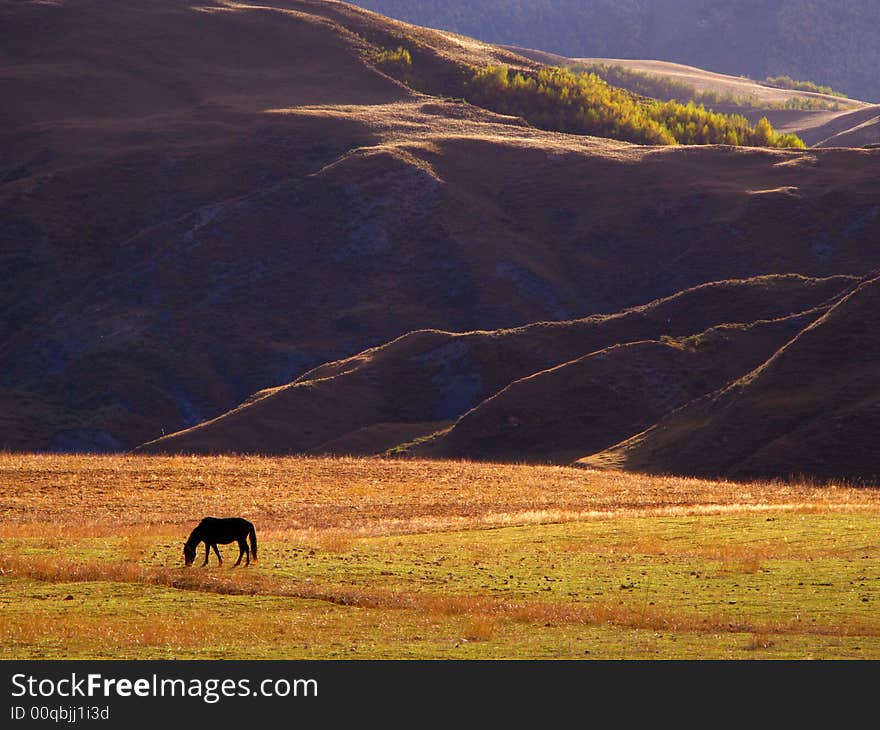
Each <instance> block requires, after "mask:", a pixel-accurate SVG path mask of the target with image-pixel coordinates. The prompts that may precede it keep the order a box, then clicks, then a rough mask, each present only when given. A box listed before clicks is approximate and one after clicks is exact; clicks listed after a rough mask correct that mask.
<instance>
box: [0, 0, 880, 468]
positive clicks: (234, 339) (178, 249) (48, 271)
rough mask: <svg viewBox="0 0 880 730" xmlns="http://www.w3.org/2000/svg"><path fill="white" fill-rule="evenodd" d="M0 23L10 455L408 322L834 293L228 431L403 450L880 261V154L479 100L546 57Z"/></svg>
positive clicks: (337, 24) (465, 326)
mask: <svg viewBox="0 0 880 730" xmlns="http://www.w3.org/2000/svg"><path fill="white" fill-rule="evenodd" d="M0 40H2V46H0V47H2V48H3V52H2V55H0V79H2V84H3V92H4V99H9V100H12V102H11V103H6V104H4V105H3V106H2V108H0V121H2V124H0V181H2V182H0V272H2V277H3V282H4V287H2V288H0V312H2V315H0V399H2V404H3V415H2V417H0V448H6V449H22V450H24V449H30V450H56V451H88V450H94V451H109V450H128V449H131V448H134V447H135V446H137V445H139V444H142V443H144V442H148V441H153V440H155V439H157V438H159V437H161V436H162V435H163V434H165V435H169V434H171V433H174V432H178V431H180V430H182V429H186V428H188V427H193V426H196V425H197V424H200V423H203V422H205V421H210V420H211V419H215V418H218V417H220V416H221V415H223V414H225V413H229V412H230V411H233V412H235V411H234V409H236V408H238V407H239V406H240V405H242V404H243V403H246V402H247V403H252V404H253V405H257V404H258V403H261V402H263V401H266V403H267V404H268V402H270V399H268V398H263V397H262V396H254V394H257V393H263V394H266V393H267V392H268V391H267V389H269V390H271V389H273V388H281V389H282V390H296V389H297V388H296V387H295V386H292V387H288V386H290V384H291V383H294V384H296V383H298V382H300V383H301V382H304V379H305V380H315V379H316V378H318V374H320V373H326V374H328V375H327V376H328V377H329V373H332V372H335V369H336V368H338V367H340V365H339V363H340V362H345V361H346V360H347V359H348V358H352V357H354V356H356V355H357V354H358V353H363V352H365V351H370V350H371V348H379V350H378V351H373V352H382V351H384V348H382V345H383V344H384V343H390V342H396V341H400V340H401V338H404V339H403V342H412V343H414V346H416V347H417V349H418V347H423V346H424V347H428V349H429V350H430V347H429V345H430V342H431V341H432V338H439V339H438V344H437V345H436V346H437V347H438V348H441V350H442V345H443V344H444V343H445V339H444V338H452V339H456V341H463V340H467V341H469V340H478V339H480V337H479V336H476V335H472V334H467V335H465V334H463V335H460V336H454V335H449V334H443V333H451V332H460V333H475V332H484V333H488V332H494V331H505V332H506V331H509V330H512V331H517V332H519V331H523V332H526V333H531V334H535V333H539V332H546V331H550V330H553V329H554V328H556V327H559V328H560V331H561V330H565V329H570V330H571V331H572V332H574V331H577V329H578V326H579V325H577V322H581V321H584V320H585V318H587V319H588V318H590V317H591V316H598V317H600V318H601V317H603V316H611V315H614V313H619V312H622V311H623V310H626V309H628V308H633V307H639V306H642V305H643V304H644V303H645V302H653V301H655V300H658V299H660V300H665V299H668V298H673V301H674V297H675V295H676V294H678V293H688V292H691V291H692V290H694V289H695V288H698V287H700V286H701V285H703V284H707V283H710V282H725V281H730V280H739V281H746V282H747V281H748V280H750V279H755V280H756V282H757V283H756V285H758V286H759V285H760V282H761V281H763V278H762V277H767V276H771V275H783V276H788V275H792V276H793V277H794V279H797V278H798V277H809V278H811V279H817V280H818V279H822V280H828V281H829V282H831V283H829V284H822V285H818V284H817V285H816V286H817V287H819V288H821V287H827V289H828V292H827V293H826V294H825V295H824V298H823V299H821V300H818V301H817V300H813V299H812V298H811V297H804V300H807V299H809V301H799V302H798V303H797V305H796V306H795V305H794V304H792V305H791V306H789V304H788V302H789V301H790V300H789V299H787V298H786V296H783V295H779V296H780V299H779V302H778V303H773V306H772V307H771V310H772V311H773V312H774V313H772V314H770V313H766V307H765V309H762V310H761V311H760V312H759V311H756V310H752V311H749V312H747V313H745V314H741V313H739V312H738V311H737V306H738V305H737V301H738V300H737V298H736V297H731V298H729V299H725V298H719V299H718V300H716V301H713V303H712V307H711V316H710V315H709V314H705V321H696V319H697V318H699V317H703V316H704V315H703V314H702V313H699V314H697V315H694V318H695V319H694V321H693V323H692V324H693V327H690V326H689V327H688V328H683V329H682V330H680V331H679V330H675V329H674V328H670V327H668V326H667V328H666V329H664V328H661V327H654V328H653V329H649V330H648V331H646V332H642V333H637V332H629V331H623V330H621V331H618V332H611V331H610V330H608V333H609V334H608V336H607V337H604V339H602V338H600V337H598V336H597V337H596V338H595V341H594V342H593V343H592V344H590V343H589V342H588V341H587V340H586V339H584V340H582V341H579V340H578V339H577V338H574V339H573V341H572V342H570V343H569V344H567V345H565V346H562V345H557V344H554V345H553V347H552V348H550V349H549V350H548V351H547V352H542V351H541V349H540V346H541V345H540V338H538V339H535V340H534V341H532V340H531V334H528V336H524V337H523V338H522V340H521V342H520V343H519V344H517V345H516V347H511V349H510V350H509V351H504V350H499V351H498V354H497V355H496V354H493V353H495V352H496V351H495V350H494V349H492V348H486V349H485V350H484V352H485V353H486V354H485V358H486V360H485V363H484V364H481V365H480V367H481V368H482V369H481V370H480V383H481V385H480V388H476V387H475V386H474V381H473V380H470V379H468V378H467V377H464V378H460V379H456V375H457V373H456V371H455V370H454V369H452V370H450V371H449V377H448V378H447V377H446V376H445V375H444V374H443V373H445V372H446V371H444V370H443V367H445V365H444V362H445V361H444V359H443V357H442V356H438V357H439V360H438V361H437V362H436V363H434V365H432V367H435V368H438V369H437V370H435V371H434V373H435V374H437V373H439V374H440V377H439V380H438V382H439V383H441V384H442V383H445V384H446V385H445V386H444V388H445V390H444V389H442V388H441V389H440V390H439V391H437V390H435V389H428V390H427V391H425V393H424V394H423V395H422V394H419V396H418V397H416V398H412V396H411V394H410V393H407V391H406V389H405V388H404V389H403V390H402V391H401V392H402V393H403V394H404V397H403V399H402V401H400V402H398V403H396V404H393V406H394V407H393V408H390V407H389V406H388V405H387V404H385V403H384V401H382V402H380V403H378V404H377V405H375V407H374V404H372V401H370V399H369V398H368V397H367V396H364V400H363V403H362V404H360V403H359V404H358V406H357V407H356V408H352V406H351V404H352V402H353V401H352V399H351V398H346V397H343V396H342V395H340V396H339V400H338V401H337V404H338V405H337V406H333V407H331V405H330V404H329V403H328V402H326V401H324V400H323V399H322V398H314V399H313V400H312V401H311V402H310V404H309V405H308V407H305V408H304V410H303V411H302V412H299V411H291V410H290V409H283V408H282V409H279V411H278V413H277V414H276V415H275V416H273V418H274V419H275V420H276V423H277V424H280V425H281V427H282V431H283V430H285V429H289V430H290V431H291V432H295V433H302V435H303V439H302V440H301V441H296V446H294V445H293V442H284V443H280V444H278V443H270V442H268V441H266V442H264V441H263V440H262V438H263V437H262V435H261V432H260V431H258V430H253V431H252V430H250V427H248V428H247V429H243V430H242V431H241V433H240V434H239V435H240V436H241V438H243V439H245V440H244V441H242V442H238V441H235V440H233V441H224V442H223V443H222V448H229V449H232V450H242V451H244V450H248V449H256V450H264V449H266V450H268V449H273V450H277V451H290V450H291V449H294V448H295V449H300V448H303V449H306V450H311V449H316V448H317V449H320V448H322V447H323V445H324V444H327V443H333V442H335V446H333V448H334V449H340V450H347V449H352V448H355V447H356V446H355V445H357V444H360V446H357V448H360V449H365V448H367V447H369V448H371V449H372V448H374V447H375V448H379V449H384V448H391V447H393V446H396V445H399V444H400V443H403V442H404V441H408V440H411V439H413V438H418V437H421V436H425V435H427V434H428V433H430V432H433V431H435V430H437V428H441V427H446V426H448V425H450V423H451V422H452V421H454V420H455V419H457V418H458V417H459V416H460V415H461V414H462V413H463V412H464V410H466V409H468V408H470V407H472V406H474V405H476V404H477V403H479V402H480V400H482V399H485V398H486V397H489V396H490V395H492V394H494V393H495V392H497V391H498V390H500V389H502V388H504V387H505V386H507V385H509V384H510V383H511V382H512V381H514V380H516V379H519V378H522V377H526V376H528V375H530V374H533V373H535V372H537V371H539V370H544V369H547V368H552V367H555V366H557V365H559V364H561V363H563V362H567V361H569V360H572V359H575V358H579V357H582V356H583V355H585V354H588V353H589V352H591V351H594V350H596V349H602V348H605V347H611V346H613V345H615V344H623V343H626V342H631V341H636V340H640V339H656V338H658V337H661V336H663V335H670V336H678V335H690V334H697V333H699V332H702V331H703V330H705V329H707V328H708V327H711V326H715V325H720V324H724V323H749V322H752V321H754V320H755V319H760V318H777V317H782V316H787V315H789V314H791V313H793V312H799V311H802V310H804V309H808V308H812V307H814V306H817V305H818V304H821V303H822V302H823V301H824V300H825V299H828V298H830V297H831V296H833V294H835V293H839V292H840V291H841V289H842V288H845V286H848V285H849V282H850V279H847V278H844V279H835V278H831V279H829V277H841V276H842V277H862V276H864V275H865V274H866V273H867V272H869V271H871V270H872V269H875V268H877V267H880V250H878V249H877V247H876V245H875V242H876V240H877V239H878V234H880V215H878V209H877V204H876V201H877V199H878V195H880V179H878V177H877V174H876V169H877V161H878V159H880V152H877V151H873V150H854V149H853V150H841V149H822V150H809V151H798V150H770V149H758V148H743V147H741V148H734V147H721V146H706V147H700V148H685V147H654V146H640V145H632V144H627V143H624V142H620V141H616V140H612V139H605V138H598V137H590V136H583V135H570V134H563V133H558V132H548V131H542V130H540V129H537V128H535V127H532V126H529V124H528V123H526V122H525V121H524V120H523V119H522V118H518V117H512V116H505V115H502V114H496V113H492V112H490V111H488V110H485V109H481V108H479V107H476V106H474V105H473V104H469V103H467V102H465V101H462V99H461V98H460V94H459V92H460V91H461V89H462V88H463V87H462V84H463V83H464V81H466V80H467V79H468V78H471V76H472V74H473V72H474V69H480V68H485V67H486V66H487V65H489V64H504V65H506V66H509V67H511V68H515V69H521V70H523V71H534V70H535V68H536V63H535V62H534V61H532V60H530V59H526V58H525V57H522V56H519V55H517V54H515V53H513V52H512V51H510V50H507V49H503V48H498V47H495V46H490V45H486V44H484V43H481V42H479V41H475V40H473V39H469V38H464V37H460V36H457V35H454V34H451V33H448V32H439V31H433V30H429V29H423V28H417V27H414V26H409V25H406V24H404V23H399V22H396V21H391V20H389V19H387V18H383V17H381V16H377V15H375V14H372V13H369V12H367V11H364V10H361V9H358V8H355V7H353V6H350V5H346V4H344V3H336V2H320V1H319V0H277V2H271V3H262V4H260V5H259V6H254V5H247V4H227V3H222V2H208V3H203V4H200V5H199V6H197V7H194V6H191V5H189V4H186V3H183V2H181V1H180V0H154V1H153V2H150V3H139V2H134V0H123V1H121V2H117V3H113V4H112V5H110V6H108V5H107V4H106V3H100V2H98V1H97V0H67V1H66V2H63V3H21V2H13V1H11V0H5V1H2V2H0ZM398 47H401V48H403V47H405V48H406V49H408V51H409V52H410V55H411V62H410V63H409V64H405V65H403V66H400V65H398V66H395V63H397V61H394V60H393V59H394V58H401V57H403V55H402V53H401V54H398V55H397V56H396V55H395V53H396V51H395V49H397V48H398ZM404 82H405V83H404ZM794 279H793V280H794ZM835 282H836V283H835ZM831 290H835V291H833V292H832V291H831ZM688 296H690V294H688ZM688 316H690V315H688ZM572 322H574V323H575V324H572V325H567V324H564V323H572ZM533 323H541V324H535V325H534V328H532V329H529V327H528V325H530V324H533ZM588 329H589V328H588ZM667 330H670V331H667ZM425 332H428V333H429V334H425ZM408 333H417V334H413V335H410V336H409V338H407V335H408ZM430 333H435V334H430ZM436 333H440V334H436ZM425 343H427V344H425ZM395 347H397V345H395ZM590 348H592V349H590ZM393 349H394V348H389V350H388V351H389V352H391V351H393ZM453 351H454V348H453ZM426 352H427V350H426ZM481 352H483V351H481ZM517 353H519V354H517ZM371 357H372V356H371ZM481 357H482V355H481ZM516 358H520V359H519V360H517V359H516ZM508 360H510V367H508ZM493 362H500V363H502V364H503V367H496V365H493ZM325 363H332V364H331V365H324V364H325ZM450 367H452V366H450ZM416 369H417V368H416ZM310 371H311V372H310ZM373 373H374V375H375V377H378V378H379V381H380V382H382V379H383V378H385V379H386V380H385V381H384V382H393V380H394V371H393V369H392V370H389V371H388V373H382V374H379V370H374V371H373ZM306 374H308V375H306ZM321 377H324V375H321ZM419 377H421V376H419ZM444 378H445V379H444ZM321 382H323V381H321ZM417 382H423V381H417ZM316 387H317V388H318V390H317V391H316V392H318V393H319V394H320V393H322V392H323V391H321V388H324V387H325V386H324V385H320V387H319V386H316ZM299 390H300V391H305V390H306V389H305V388H299ZM328 392H329V391H328ZM339 392H340V393H341V392H342V391H339ZM351 392H352V393H357V394H360V393H361V392H362V391H358V390H356V389H354V388H353V389H352V391H351ZM395 392H397V391H394V390H393V389H392V388H389V393H390V394H393V393H395ZM438 392H439V395H438ZM252 396H254V397H253V398H252ZM334 397H335V396H334ZM352 397H353V396H352ZM358 397H360V395H358ZM384 397H385V396H384V395H383V398H384ZM388 397H389V398H392V397H396V396H393V395H389V396H388ZM421 399H424V402H427V403H428V404H429V405H431V404H433V406H432V407H430V408H423V400H421ZM431 399H435V400H431ZM478 399H480V400H478ZM410 404H412V406H413V413H412V414H411V415H410V414H409V413H408V412H407V411H406V408H408V407H409V405H410ZM438 404H441V405H442V407H440V406H438ZM361 406H363V410H364V412H365V413H366V412H369V413H368V417H367V416H365V417H364V418H363V419H362V421H361V422H358V420H357V418H355V417H354V415H348V414H346V413H345V410H346V409H347V410H350V411H352V412H353V414H355V415H356V414H357V413H360V411H361ZM371 408H372V409H373V410H372V411H371V410H370V409H371ZM389 408H390V412H389ZM239 410H240V411H243V410H246V407H243V408H241V409H239ZM401 414H403V415H401ZM425 414H427V416H426V415H425ZM335 419H338V422H337V421H336V420H335ZM407 419H409V420H407ZM401 423H402V424H404V425H405V427H403V428H402V427H400V425H399V424H401ZM361 429H367V430H366V431H362V430H361ZM310 430H311V431H314V433H308V432H309V431H310ZM338 439H342V441H339V440H338ZM353 444H354V445H353ZM200 448H205V449H208V450H211V449H213V450H216V449H217V448H220V446H219V445H218V444H205V445H204V446H203V447H201V446H200Z"/></svg>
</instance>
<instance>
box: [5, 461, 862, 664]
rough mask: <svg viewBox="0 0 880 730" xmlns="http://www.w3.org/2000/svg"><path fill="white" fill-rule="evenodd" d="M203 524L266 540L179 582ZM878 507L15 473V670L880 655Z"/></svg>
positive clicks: (692, 488)
mask: <svg viewBox="0 0 880 730" xmlns="http://www.w3.org/2000/svg"><path fill="white" fill-rule="evenodd" d="M206 515H213V516H218V517H219V516H232V515H237V516H242V517H245V518H247V519H249V520H250V521H252V522H253V523H254V524H255V525H256V530H257V537H258V547H259V561H258V562H257V563H256V564H252V565H251V566H250V567H248V568H242V567H239V568H234V567H232V564H233V563H234V562H235V558H236V557H237V554H238V550H237V549H236V547H235V545H234V544H232V545H226V546H221V548H220V549H221V553H222V554H223V557H224V563H223V565H222V566H220V567H218V565H217V563H216V559H215V558H214V556H213V555H212V558H211V562H210V564H209V567H207V568H202V567H199V566H200V563H201V561H202V558H203V553H202V548H200V549H199V555H198V557H197V560H196V564H195V566H194V567H192V568H188V569H187V568H184V567H183V559H182V545H183V542H184V540H185V539H186V537H187V536H188V534H189V532H190V531H191V530H192V528H193V527H195V525H196V524H197V523H198V521H199V520H200V519H201V518H202V517H203V516H206ZM878 518H880V492H878V491H877V490H875V489H872V488H849V487H844V486H833V485H831V486H817V485H810V484H795V483H751V484H734V483H725V482H711V481H701V480H696V479H682V478H672V477H662V478H661V477H647V476H642V475H635V474H626V473H619V472H601V471H589V470H581V469H573V468H567V467H549V466H548V467H542V466H511V465H494V464H477V463H471V462H463V461H459V462H451V461H450V462H440V461H419V460H404V459H401V460H384V459H355V458H259V457H236V456H220V457H183V456H178V457H153V456H60V455H20V454H2V455H0V658H2V659H44V658H45V659H50V658H51V659H56V658H80V659H97V658H129V659H169V658H177V659H196V658H198V659H225V658H230V659H231V658H238V659H252V658H254V659H323V658H336V659H338V658H351V659H368V658H369V659H376V658H380V659H386V658H387V659H392V658H403V659H405V658H422V659H424V658H437V659H440V658H457V659H469V658H499V659H500V658H538V659H551V658H566V659H570V658H582V659H594V658H595V659H618V658H620V659H702V658H705V659H799V658H815V659H849V658H860V659H876V658H880V614H878V611H877V607H878V605H880V533H878V530H877V523H878Z"/></svg>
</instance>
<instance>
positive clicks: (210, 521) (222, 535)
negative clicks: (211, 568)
mask: <svg viewBox="0 0 880 730" xmlns="http://www.w3.org/2000/svg"><path fill="white" fill-rule="evenodd" d="M248 537H250V539H251V547H250V550H248V544H247V538H248ZM236 541H237V542H238V560H236V561H235V565H238V564H239V563H240V562H241V558H242V556H244V557H245V559H246V560H247V562H246V563H245V565H250V564H251V555H253V557H254V562H256V560H257V533H256V532H255V531H254V526H253V525H252V524H251V523H250V522H248V521H247V520H245V519H243V518H241V517H226V518H222V519H220V518H217V517H205V519H203V520H202V521H201V522H199V524H198V526H197V527H196V528H195V529H194V530H193V531H192V532H191V533H190V535H189V538H188V539H187V541H186V542H185V543H184V544H183V560H184V562H185V563H186V565H187V567H189V566H190V565H192V563H193V560H195V559H196V547H198V544H199V543H200V542H204V543H205V562H204V563H202V566H203V567H204V566H205V565H207V564H208V556H209V555H210V554H211V548H214V552H215V553H216V554H217V560H218V561H219V562H220V565H223V558H221V557H220V551H219V550H218V549H217V545H218V543H219V544H220V545H227V544H228V543H230V542H236Z"/></svg>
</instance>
